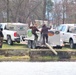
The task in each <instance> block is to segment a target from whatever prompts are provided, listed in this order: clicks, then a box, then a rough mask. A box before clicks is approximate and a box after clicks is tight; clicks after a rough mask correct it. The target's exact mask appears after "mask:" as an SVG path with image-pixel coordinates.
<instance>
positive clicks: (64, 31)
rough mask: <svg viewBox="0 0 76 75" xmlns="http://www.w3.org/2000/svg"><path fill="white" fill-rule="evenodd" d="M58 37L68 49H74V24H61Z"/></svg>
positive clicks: (75, 27) (75, 35)
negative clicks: (68, 46) (67, 45)
mask: <svg viewBox="0 0 76 75" xmlns="http://www.w3.org/2000/svg"><path fill="white" fill-rule="evenodd" d="M58 30H59V31H60V36H61V38H62V40H63V42H64V43H68V44H69V45H70V48H75V45H76V24H61V25H60V26H59V27H58Z"/></svg>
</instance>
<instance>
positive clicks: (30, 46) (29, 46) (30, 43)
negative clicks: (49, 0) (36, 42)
mask: <svg viewBox="0 0 76 75" xmlns="http://www.w3.org/2000/svg"><path fill="white" fill-rule="evenodd" d="M28 48H32V41H31V40H28Z"/></svg>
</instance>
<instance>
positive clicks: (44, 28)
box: [41, 24, 51, 45]
mask: <svg viewBox="0 0 76 75" xmlns="http://www.w3.org/2000/svg"><path fill="white" fill-rule="evenodd" d="M49 29H51V26H50V27H49V28H48V27H47V26H46V25H45V24H43V26H42V30H41V35H42V37H43V44H44V45H45V40H46V43H48V30H49Z"/></svg>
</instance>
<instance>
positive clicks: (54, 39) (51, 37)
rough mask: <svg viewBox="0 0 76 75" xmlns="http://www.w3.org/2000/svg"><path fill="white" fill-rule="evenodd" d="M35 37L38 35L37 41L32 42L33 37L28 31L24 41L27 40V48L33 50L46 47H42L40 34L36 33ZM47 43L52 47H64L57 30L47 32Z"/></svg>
mask: <svg viewBox="0 0 76 75" xmlns="http://www.w3.org/2000/svg"><path fill="white" fill-rule="evenodd" d="M40 30H41V29H40ZM37 35H38V40H34V35H33V34H32V30H31V29H28V31H27V37H26V38H25V40H27V45H28V48H32V49H34V48H36V47H46V45H45V46H43V45H42V43H43V41H42V40H43V39H42V36H41V33H40V32H37ZM48 41H49V42H48V44H49V45H50V46H52V47H59V48H62V47H63V46H64V45H63V41H62V39H60V32H59V31H57V30H49V32H48Z"/></svg>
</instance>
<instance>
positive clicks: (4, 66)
mask: <svg viewBox="0 0 76 75" xmlns="http://www.w3.org/2000/svg"><path fill="white" fill-rule="evenodd" d="M0 75H76V62H0Z"/></svg>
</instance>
